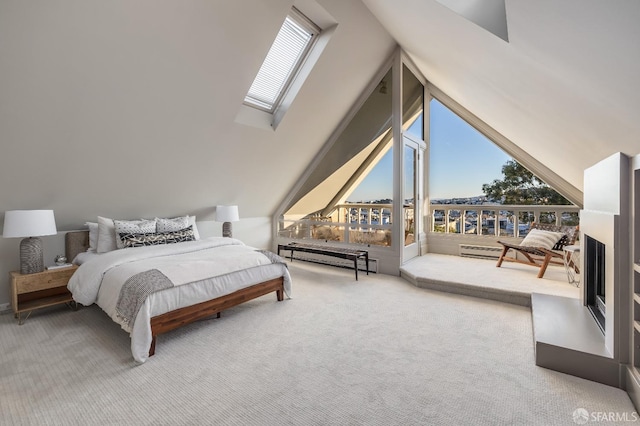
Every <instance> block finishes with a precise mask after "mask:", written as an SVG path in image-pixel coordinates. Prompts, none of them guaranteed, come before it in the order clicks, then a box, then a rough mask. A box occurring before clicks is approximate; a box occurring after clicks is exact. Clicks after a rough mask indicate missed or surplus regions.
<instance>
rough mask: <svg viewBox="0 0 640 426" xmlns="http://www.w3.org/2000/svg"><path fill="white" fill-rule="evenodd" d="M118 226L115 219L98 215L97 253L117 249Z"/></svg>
mask: <svg viewBox="0 0 640 426" xmlns="http://www.w3.org/2000/svg"><path fill="white" fill-rule="evenodd" d="M117 248H118V246H117V245H116V228H115V225H114V224H113V219H109V218H107V217H102V216H98V243H97V246H96V253H106V252H108V251H113V250H115V249H117Z"/></svg>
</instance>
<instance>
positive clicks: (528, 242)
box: [520, 229, 564, 250]
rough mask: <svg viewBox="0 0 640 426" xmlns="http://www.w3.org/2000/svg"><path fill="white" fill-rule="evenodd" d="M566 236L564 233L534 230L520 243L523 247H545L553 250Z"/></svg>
mask: <svg viewBox="0 0 640 426" xmlns="http://www.w3.org/2000/svg"><path fill="white" fill-rule="evenodd" d="M563 236H564V234H563V233H562V232H552V231H542V230H540V229H532V230H531V231H529V233H528V234H527V236H526V237H524V240H522V242H521V243H520V245H521V246H523V247H543V248H546V249H548V250H551V249H552V248H553V246H555V245H556V243H557V242H558V241H560V238H562V237H563Z"/></svg>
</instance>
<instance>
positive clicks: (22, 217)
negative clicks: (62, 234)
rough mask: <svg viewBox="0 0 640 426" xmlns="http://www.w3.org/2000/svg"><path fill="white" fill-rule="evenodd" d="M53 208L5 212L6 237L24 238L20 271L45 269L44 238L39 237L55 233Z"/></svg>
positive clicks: (31, 272)
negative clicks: (43, 255)
mask: <svg viewBox="0 0 640 426" xmlns="http://www.w3.org/2000/svg"><path fill="white" fill-rule="evenodd" d="M57 232H58V231H57V230H56V220H55V217H54V215H53V210H10V211H7V212H5V213H4V230H3V234H2V236H3V237H4V238H24V239H23V240H22V241H21V242H20V273H21V274H34V273H36V272H42V271H44V261H43V257H42V252H43V250H42V240H41V239H40V238H38V237H40V236H44V235H55V234H56V233H57Z"/></svg>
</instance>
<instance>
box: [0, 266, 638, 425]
mask: <svg viewBox="0 0 640 426" xmlns="http://www.w3.org/2000/svg"><path fill="white" fill-rule="evenodd" d="M290 267H291V272H292V277H293V280H294V281H293V297H294V298H293V299H291V300H285V301H284V302H276V298H275V295H273V294H271V295H267V296H264V297H261V298H259V299H256V300H254V301H251V302H249V303H247V304H245V305H242V306H239V307H237V308H234V309H231V310H229V311H227V312H225V313H223V315H222V318H221V319H213V320H207V321H202V322H199V323H196V324H193V325H191V326H188V327H185V328H183V329H180V330H176V331H175V332H171V333H169V334H167V335H164V336H160V338H159V340H158V346H157V351H156V355H155V356H154V357H152V358H150V359H149V361H148V362H147V363H145V364H143V365H140V366H136V365H135V364H134V362H133V361H132V358H131V354H130V351H129V338H128V336H127V335H126V333H125V332H124V331H122V330H120V329H119V327H118V326H117V325H116V324H114V323H112V322H111V321H110V320H109V319H108V318H107V316H106V315H105V314H104V313H102V311H100V310H99V309H98V308H96V307H91V308H83V309H80V310H79V311H77V312H73V311H70V310H67V309H66V308H65V307H58V308H54V309H49V310H46V311H37V312H34V314H33V315H32V317H31V318H29V319H28V320H27V321H26V323H25V325H23V326H18V325H17V324H16V322H15V320H14V318H13V315H10V314H7V315H0V348H2V349H1V351H2V358H1V360H0V383H1V387H0V424H2V425H11V424H33V425H41V424H65V425H68V424H81V425H138V424H139V425H145V424H160V425H182V424H184V425H194V424H198V425H199V424H211V425H213V424H215V425H283V424H294V425H343V424H349V425H461V424H487V425H501V424H503V425H512V424H536V425H537V424H540V425H573V424H575V423H574V421H573V419H572V415H573V413H574V411H575V410H576V409H578V408H584V409H586V410H587V411H588V412H589V413H598V412H607V413H609V412H614V413H621V414H622V415H627V416H631V415H632V413H633V406H632V404H631V401H630V400H629V398H628V396H627V395H626V393H625V392H624V391H622V390H620V389H616V388H612V387H608V386H605V385H601V384H598V383H595V382H590V381H586V380H583V379H579V378H576V377H572V376H567V375H564V374H561V373H557V372H554V371H550V370H546V369H543V368H540V367H536V366H535V365H534V354H533V344H532V335H531V313H530V310H529V309H528V308H524V307H521V306H515V305H508V304H504V303H500V302H495V301H489V300H481V299H475V298H470V297H465V296H457V295H452V294H447V293H439V292H433V291H430V290H425V289H420V288H416V287H414V286H412V285H410V284H408V283H406V282H405V281H404V280H402V279H400V278H396V277H389V276H385V275H375V274H372V275H369V276H366V275H362V276H361V277H360V280H359V281H355V280H354V277H353V272H352V271H350V270H346V269H340V268H332V267H329V266H323V265H315V264H308V263H303V262H295V263H293V264H291V265H290ZM625 413H626V414H625ZM607 424H613V423H607Z"/></svg>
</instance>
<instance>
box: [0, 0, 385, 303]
mask: <svg viewBox="0 0 640 426" xmlns="http://www.w3.org/2000/svg"><path fill="white" fill-rule="evenodd" d="M292 4H293V1H291V0H269V1H268V2H265V1H263V0H235V1H227V0H184V1H174V0H111V1H105V2H102V1H84V0H32V1H28V2H26V1H22V0H3V1H2V2H0V40H2V42H1V43H0V58H2V59H1V60H0V93H1V94H2V96H1V97H0V149H1V151H0V186H1V189H0V224H1V223H2V219H3V213H4V211H6V210H14V209H53V210H54V211H55V214H56V221H57V225H58V230H59V231H66V230H72V229H79V228H81V227H82V225H83V223H84V222H85V221H87V220H95V217H96V216H97V215H102V216H107V217H113V218H120V219H134V218H139V217H152V216H164V217H167V216H177V215H184V214H193V215H196V216H197V217H198V219H199V220H201V221H204V222H207V221H212V220H213V219H214V206H215V205H217V204H237V205H238V206H239V209H240V216H241V218H242V219H243V220H242V221H241V222H239V223H238V224H234V229H236V230H237V235H238V236H241V237H243V238H248V239H250V241H249V243H255V245H259V246H267V245H268V244H269V243H268V242H269V241H270V239H271V227H270V223H269V220H268V219H267V218H270V217H271V215H272V214H273V212H274V211H275V209H276V207H277V205H278V204H279V202H280V201H281V200H282V199H283V198H284V196H285V194H286V193H287V191H288V190H289V188H290V187H292V186H293V184H294V183H295V182H296V180H297V179H298V177H299V176H300V175H301V174H302V173H303V171H304V170H305V168H306V166H307V165H308V164H309V163H310V162H311V160H312V159H313V156H314V154H315V153H316V152H317V151H318V150H319V149H320V147H321V146H322V145H323V144H324V142H325V141H326V140H327V138H328V136H329V135H330V134H331V132H332V131H333V130H334V128H335V127H336V126H337V125H338V123H339V122H340V119H341V118H342V117H343V115H344V114H345V113H346V111H348V109H349V107H350V106H351V104H352V103H353V102H354V101H355V99H356V98H357V97H358V96H359V95H360V93H361V91H362V90H363V88H364V87H365V86H366V85H367V83H368V82H369V80H370V79H371V78H372V76H373V74H374V73H375V72H376V71H377V70H378V69H379V67H380V66H381V65H382V63H383V62H384V61H385V60H386V59H387V57H388V56H389V54H390V52H391V51H392V50H393V48H394V46H395V42H394V41H393V40H392V39H391V37H390V36H389V35H388V33H387V32H386V31H385V30H384V29H383V28H382V27H381V25H380V24H379V23H378V21H377V20H376V19H375V18H374V17H373V16H372V15H371V13H370V12H369V10H368V9H367V8H366V7H364V6H363V5H362V4H361V3H360V2H359V1H348V2H343V1H341V0H319V1H318V4H319V6H321V7H322V8H324V10H325V11H326V12H327V13H328V14H329V15H330V16H331V17H332V18H333V19H334V21H335V22H336V23H337V25H338V26H337V28H336V30H335V32H334V33H333V35H332V37H331V40H330V41H329V43H328V45H327V47H326V48H325V49H324V52H323V53H322V56H321V57H320V59H319V60H318V62H317V63H316V66H315V68H314V70H313V71H312V72H311V74H310V75H309V77H308V79H307V80H306V82H305V84H304V86H303V87H302V88H301V90H300V92H299V94H298V97H297V98H296V100H295V101H294V102H293V104H292V105H291V108H290V109H289V111H288V113H287V115H286V116H285V117H284V119H283V120H282V122H281V123H280V125H279V126H278V129H277V130H276V131H273V130H263V129H256V128H254V127H250V126H245V125H242V124H238V123H236V122H235V117H236V115H237V113H238V111H239V109H240V106H241V105H242V101H243V99H244V95H245V94H246V92H247V90H248V88H249V86H250V85H251V82H252V81H253V78H254V77H255V75H256V73H257V71H258V69H259V67H260V64H261V63H262V60H263V59H264V57H265V55H266V53H267V51H268V49H269V47H270V45H271V42H272V41H273V39H274V38H275V35H276V34H277V32H278V29H279V28H280V25H281V24H282V22H283V20H284V17H285V16H286V14H287V12H288V10H289V9H290V7H291V5H292ZM248 29H250V30H248ZM328 88H330V90H328ZM246 218H252V219H246ZM254 218H257V219H255V221H254ZM245 219H246V220H245ZM245 225H246V226H247V227H246V228H245ZM213 226H215V225H213ZM46 238H48V237H45V239H46ZM18 244H19V242H18V241H17V240H9V239H0V255H1V256H2V257H1V258H0V304H1V303H4V302H7V301H8V300H9V284H8V283H9V280H8V272H9V271H10V270H13V269H16V267H17V265H18V261H17V257H18V249H17V247H18ZM46 244H49V243H46ZM252 245H253V244H252ZM52 250H53V251H54V252H61V251H62V247H59V248H55V249H52ZM47 256H49V255H48V254H47Z"/></svg>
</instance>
